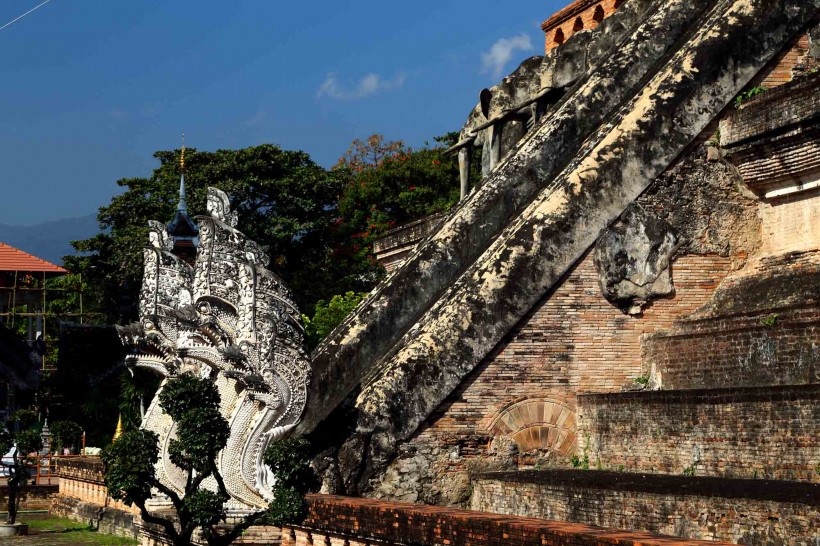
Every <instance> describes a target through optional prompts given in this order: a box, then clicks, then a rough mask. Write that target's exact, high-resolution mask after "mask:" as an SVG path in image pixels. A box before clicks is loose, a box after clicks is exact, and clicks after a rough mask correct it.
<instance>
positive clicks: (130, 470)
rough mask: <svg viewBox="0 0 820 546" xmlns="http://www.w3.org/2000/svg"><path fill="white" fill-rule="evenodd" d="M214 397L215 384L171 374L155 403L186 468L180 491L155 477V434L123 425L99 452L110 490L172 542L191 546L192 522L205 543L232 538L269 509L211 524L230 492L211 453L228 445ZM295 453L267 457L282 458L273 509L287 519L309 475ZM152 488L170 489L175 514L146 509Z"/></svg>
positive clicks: (174, 453) (175, 459)
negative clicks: (228, 523) (228, 524)
mask: <svg viewBox="0 0 820 546" xmlns="http://www.w3.org/2000/svg"><path fill="white" fill-rule="evenodd" d="M219 403H220V397H219V392H218V391H217V389H216V387H215V386H214V384H213V383H212V382H210V381H207V380H203V379H199V378H197V377H195V376H193V375H182V376H179V377H177V378H174V379H171V380H169V381H168V382H167V383H166V385H165V388H164V389H163V390H162V392H161V393H160V397H159V404H160V407H161V408H162V409H163V410H164V411H165V412H166V413H167V414H168V415H169V416H171V418H172V419H173V420H174V421H175V422H176V427H177V438H176V439H175V440H172V441H171V443H170V444H169V448H168V453H169V456H170V459H171V462H172V463H173V464H174V465H176V466H177V467H179V468H180V469H181V470H182V471H183V472H185V474H186V485H185V492H184V494H183V495H178V494H177V493H176V492H175V491H174V490H172V489H171V488H169V487H167V486H166V485H165V484H163V483H162V482H161V481H160V480H159V479H157V476H156V473H155V466H154V465H155V464H156V462H157V460H158V457H159V446H158V441H159V439H158V437H157V435H156V434H155V433H153V432H151V431H147V430H142V429H139V430H131V431H127V432H125V433H123V435H122V436H120V438H119V439H117V440H116V441H115V442H114V443H112V444H111V445H109V446H108V447H106V448H105V449H104V450H103V453H102V461H103V464H104V466H105V484H106V487H107V488H108V492H109V494H110V495H111V497H113V498H115V499H119V500H122V501H123V502H125V503H126V504H127V505H129V506H130V505H132V504H134V505H136V506H137V508H139V510H140V515H141V517H142V519H143V520H145V521H147V522H149V523H153V524H156V525H159V526H161V527H162V528H163V530H164V531H165V533H166V535H167V536H168V538H169V539H170V541H171V543H172V544H174V545H175V546H189V545H190V544H191V537H192V535H193V533H194V531H195V530H196V529H201V530H202V533H203V535H204V537H205V539H206V540H207V541H208V544H209V545H212V546H219V545H224V544H230V543H231V542H232V541H233V540H234V539H235V538H236V537H237V536H239V535H240V534H241V533H242V532H243V531H244V530H245V529H247V528H248V527H249V526H250V525H252V524H254V523H256V522H257V521H260V520H262V519H263V518H264V517H266V516H267V515H268V511H266V510H262V511H258V512H255V513H253V514H251V515H249V516H247V517H246V518H245V519H243V521H242V522H240V523H239V524H237V525H236V526H234V527H233V528H232V529H231V530H230V531H227V532H223V531H220V530H219V529H217V524H218V523H219V522H220V521H224V520H225V517H226V514H225V507H224V505H225V502H226V501H227V500H228V499H229V495H228V493H227V490H226V489H225V483H224V481H223V479H222V475H221V474H220V472H219V470H218V469H217V467H216V456H217V454H218V453H219V452H220V451H221V450H222V449H223V448H224V447H225V445H226V444H227V441H228V434H229V428H228V422H227V420H226V419H225V418H224V417H223V416H222V415H221V414H220V413H219ZM299 457H300V455H299V454H298V453H296V454H295V456H294V457H291V458H289V459H287V458H286V459H285V460H284V463H282V460H281V459H282V458H281V457H280V458H277V457H273V458H270V457H268V458H269V459H271V460H272V461H274V462H278V463H281V464H284V466H282V468H281V469H280V471H282V472H283V473H282V478H281V480H282V481H281V483H280V487H284V488H285V489H283V491H284V493H283V496H282V497H281V498H280V499H279V500H278V502H277V503H276V506H277V512H276V514H274V515H277V516H281V517H284V518H293V517H298V516H299V515H300V514H302V513H303V511H304V510H303V508H302V509H301V510H300V509H299V504H298V500H299V499H298V498H296V497H294V496H293V494H294V492H296V493H297V494H299V493H300V492H302V491H303V490H304V489H303V488H304V487H305V485H304V484H306V483H308V482H309V480H308V478H307V477H306V469H307V459H306V457H303V458H302V459H300V458H299ZM300 461H301V462H300ZM288 465H290V466H288ZM209 477H213V478H214V481H215V482H216V484H217V491H210V490H207V489H204V488H202V487H201V486H202V483H203V481H205V480H206V479H207V478H209ZM295 482H299V483H295ZM300 484H301V485H300ZM152 488H156V489H157V490H159V491H160V492H161V493H163V494H165V495H167V496H168V498H169V499H170V500H171V503H172V504H173V507H174V509H175V512H176V514H175V515H176V517H175V518H170V517H164V516H162V515H159V514H152V513H150V512H149V511H148V510H147V509H146V506H145V503H146V501H147V500H148V499H149V498H150V497H151V489H152ZM300 494H302V495H303V493H300ZM302 502H304V500H303V499H302ZM175 520H176V525H175ZM278 521H283V520H278Z"/></svg>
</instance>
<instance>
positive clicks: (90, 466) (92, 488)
mask: <svg viewBox="0 0 820 546" xmlns="http://www.w3.org/2000/svg"><path fill="white" fill-rule="evenodd" d="M57 473H58V474H59V476H60V495H61V496H65V497H70V498H73V499H77V500H79V501H81V502H86V503H90V504H93V505H96V506H100V507H107V508H114V509H117V510H122V511H123V512H129V513H132V514H138V513H139V510H138V509H137V507H136V506H126V505H125V504H124V503H123V502H122V501H118V500H114V499H112V498H111V497H109V496H108V489H107V488H106V487H105V480H104V476H105V472H104V471H103V465H102V461H100V459H99V458H98V457H83V458H76V459H58V460H57Z"/></svg>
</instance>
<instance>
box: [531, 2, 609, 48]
mask: <svg viewBox="0 0 820 546" xmlns="http://www.w3.org/2000/svg"><path fill="white" fill-rule="evenodd" d="M624 1H625V0H576V1H575V2H573V3H571V4H570V5H568V6H567V7H565V8H564V9H562V10H559V11H558V12H556V13H555V14H553V15H552V16H551V17H550V18H549V19H547V20H546V21H544V23H543V24H542V25H541V30H543V31H544V34H545V43H546V47H545V50H546V51H547V52H549V51H550V50H551V49H553V48H556V47H558V46H560V45H561V44H563V43H564V42H565V41H566V40H568V39H569V38H571V37H572V35H573V34H575V33H576V32H581V31H582V30H586V29H593V28H595V27H597V26H598V25H599V24H600V23H601V21H603V20H604V19H606V18H607V17H609V16H610V15H612V14H613V13H615V10H617V9H618V8H620V7H621V5H623V3H624Z"/></svg>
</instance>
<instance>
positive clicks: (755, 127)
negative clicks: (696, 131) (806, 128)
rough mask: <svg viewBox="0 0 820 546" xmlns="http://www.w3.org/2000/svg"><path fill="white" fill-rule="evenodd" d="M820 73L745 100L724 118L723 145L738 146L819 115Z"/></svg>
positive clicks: (721, 129)
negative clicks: (819, 88) (738, 108)
mask: <svg viewBox="0 0 820 546" xmlns="http://www.w3.org/2000/svg"><path fill="white" fill-rule="evenodd" d="M818 82H820V74H815V75H812V76H807V77H805V78H802V79H800V80H798V81H795V82H793V83H791V84H789V85H788V86H785V87H781V88H779V89H772V90H770V91H767V92H765V93H762V94H760V95H757V96H755V97H754V98H753V99H751V100H750V101H749V102H744V104H743V106H742V108H741V109H740V110H732V111H730V112H729V114H728V115H727V116H726V118H724V119H723V120H721V123H720V144H721V146H723V147H729V148H731V147H734V146H736V145H738V144H740V143H742V142H743V141H744V140H747V139H750V138H759V137H760V136H762V135H765V134H766V133H769V132H771V131H776V130H778V129H784V128H786V127H789V126H791V125H795V124H797V123H800V122H804V121H808V120H811V119H813V118H816V117H817V114H818V112H820V93H818V86H819V85H820V83H818Z"/></svg>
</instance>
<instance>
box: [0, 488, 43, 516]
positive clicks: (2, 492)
mask: <svg viewBox="0 0 820 546" xmlns="http://www.w3.org/2000/svg"><path fill="white" fill-rule="evenodd" d="M56 494H57V485H56V484H55V485H30V486H26V487H25V488H24V489H23V493H22V495H20V509H21V510H48V509H49V507H50V506H51V499H52V497H54V496H55V495H56ZM8 502H9V488H8V486H6V485H0V510H3V511H8Z"/></svg>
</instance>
